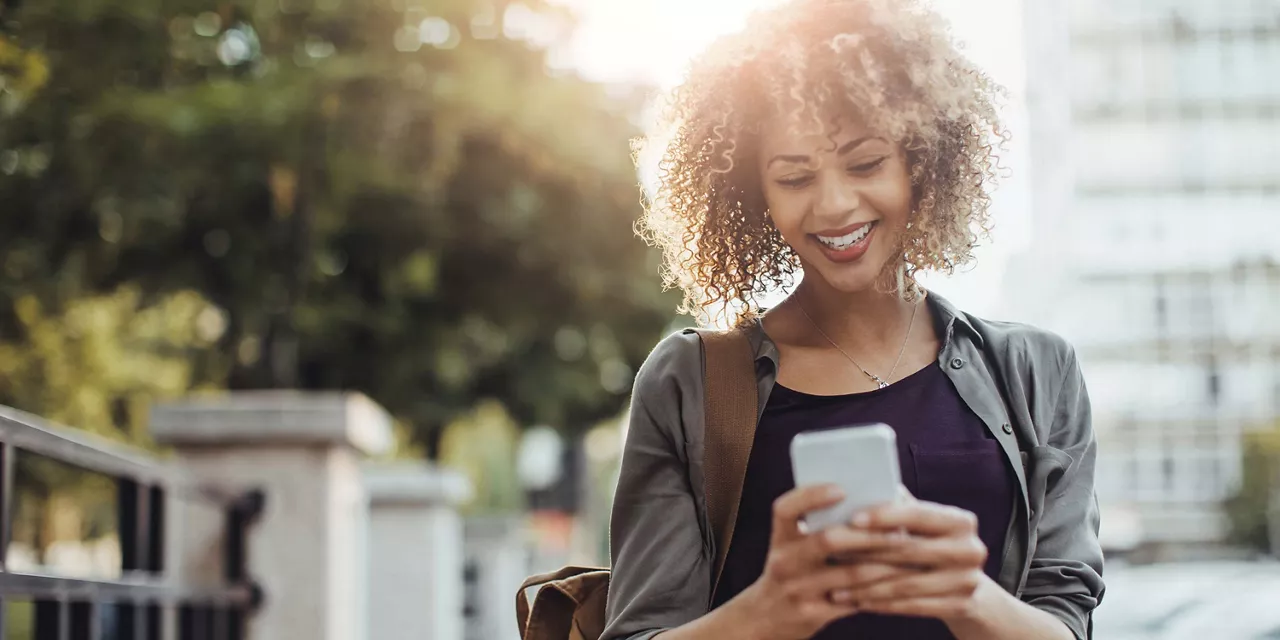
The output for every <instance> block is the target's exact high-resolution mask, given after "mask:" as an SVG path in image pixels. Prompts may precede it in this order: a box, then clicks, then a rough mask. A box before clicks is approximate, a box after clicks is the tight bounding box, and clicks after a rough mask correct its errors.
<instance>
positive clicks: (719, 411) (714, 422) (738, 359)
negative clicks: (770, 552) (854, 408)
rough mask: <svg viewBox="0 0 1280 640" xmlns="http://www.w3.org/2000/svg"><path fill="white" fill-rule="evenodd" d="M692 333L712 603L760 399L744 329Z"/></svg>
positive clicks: (726, 554)
mask: <svg viewBox="0 0 1280 640" xmlns="http://www.w3.org/2000/svg"><path fill="white" fill-rule="evenodd" d="M697 332H698V335H699V337H701V338H702V352H703V368H702V376H703V389H704V393H705V397H704V403H705V404H704V412H705V416H706V417H705V420H706V432H705V434H704V436H703V437H704V439H705V443H704V444H705V446H704V450H703V462H702V464H703V477H704V482H705V484H704V486H703V492H704V494H705V496H706V501H707V516H708V518H709V519H710V521H711V530H712V533H713V535H714V537H715V542H716V561H715V566H714V569H713V573H712V582H711V598H712V600H711V601H712V602H714V601H715V595H716V590H717V589H718V588H719V586H720V575H721V573H723V572H724V562H725V558H726V557H727V556H728V554H729V545H730V543H732V542H733V529H734V525H735V524H736V522H737V519H738V504H739V502H740V501H741V498H742V483H743V480H744V478H745V477H746V474H747V460H748V459H749V458H750V457H751V444H752V442H753V441H754V440H755V434H756V421H757V420H758V417H759V413H758V412H759V404H758V403H759V397H758V395H759V394H758V390H757V387H756V366H755V354H754V352H753V350H752V348H751V341H750V339H749V338H748V336H747V331H746V329H744V328H736V329H731V330H729V331H713V330H708V329H699V330H697Z"/></svg>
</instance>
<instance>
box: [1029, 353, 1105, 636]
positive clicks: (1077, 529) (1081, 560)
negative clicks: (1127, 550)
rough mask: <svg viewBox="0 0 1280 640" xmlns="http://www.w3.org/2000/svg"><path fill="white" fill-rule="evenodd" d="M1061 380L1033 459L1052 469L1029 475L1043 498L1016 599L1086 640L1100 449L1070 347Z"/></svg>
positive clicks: (1094, 602) (1094, 588) (1095, 597)
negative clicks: (1042, 441)
mask: <svg viewBox="0 0 1280 640" xmlns="http://www.w3.org/2000/svg"><path fill="white" fill-rule="evenodd" d="M1064 374H1065V375H1064V377H1063V382H1062V388H1061V390H1060V391H1059V393H1058V395H1057V398H1056V400H1055V401H1054V402H1055V405H1054V408H1053V411H1052V427H1051V430H1050V432H1049V438H1048V442H1047V445H1048V446H1047V447H1045V446H1042V447H1037V448H1036V449H1038V450H1040V451H1036V452H1034V454H1035V455H1037V457H1041V456H1047V457H1050V458H1056V459H1057V462H1056V463H1052V462H1051V463H1049V464H1039V465H1036V466H1037V467H1039V469H1037V470H1036V472H1035V474H1036V475H1044V476H1046V477H1044V478H1035V479H1033V480H1038V481H1039V482H1040V483H1042V486H1044V487H1045V497H1044V501H1043V505H1042V507H1041V509H1040V510H1041V513H1040V514H1038V516H1039V517H1038V520H1037V518H1036V517H1035V516H1036V514H1033V517H1032V521H1033V522H1034V523H1037V524H1036V533H1037V543H1036V547H1035V550H1034V552H1033V554H1032V556H1031V566H1030V569H1029V572H1028V574H1027V580H1026V583H1025V586H1024V588H1023V592H1022V599H1023V600H1024V601H1025V602H1027V603H1028V604H1030V605H1032V606H1034V607H1036V608H1038V609H1041V610H1044V611H1047V612H1048V613H1050V614H1053V615H1054V616H1056V617H1058V618H1059V619H1060V620H1062V621H1063V622H1064V623H1065V624H1066V625H1067V627H1068V628H1070V629H1071V631H1072V633H1074V634H1075V636H1076V638H1078V639H1080V640H1085V639H1086V638H1091V637H1092V626H1093V623H1092V615H1093V610H1094V608H1095V607H1097V606H1098V603H1100V602H1101V601H1102V596H1103V593H1104V590H1105V587H1104V584H1103V582H1102V547H1101V546H1100V545H1099V543H1098V524H1099V515H1098V501H1097V495H1096V494H1095V492H1094V484H1093V482H1094V464H1095V461H1096V459H1097V448H1098V447H1097V441H1096V440H1095V439H1094V434H1093V425H1092V419H1091V415H1090V407H1089V395H1088V392H1087V390H1086V389H1085V382H1084V376H1083V375H1082V374H1081V372H1080V365H1079V362H1078V361H1077V359H1076V356H1075V353H1074V351H1073V350H1071V349H1070V347H1067V352H1066V361H1065V366H1064ZM1063 454H1065V455H1063ZM1054 476H1057V477H1054Z"/></svg>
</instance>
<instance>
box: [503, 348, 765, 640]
mask: <svg viewBox="0 0 1280 640" xmlns="http://www.w3.org/2000/svg"><path fill="white" fill-rule="evenodd" d="M697 333H698V335H699V336H700V337H701V338H702V348H703V357H704V366H703V379H704V384H705V389H706V395H705V398H704V405H703V406H704V408H703V411H704V412H705V415H706V423H707V429H706V434H705V437H706V445H705V447H704V452H703V460H702V464H703V468H704V475H705V478H706V486H705V487H704V488H703V490H704V491H705V493H706V499H707V515H708V517H709V518H710V520H711V527H712V530H713V531H714V533H715V534H716V536H715V537H716V542H717V544H716V563H715V581H714V583H715V585H716V586H718V585H719V583H720V572H721V570H722V569H723V568H724V559H725V556H726V555H727V554H728V553H729V543H730V541H731V540H733V525H734V522H735V521H736V520H737V517H738V500H739V498H740V497H741V495H742V479H743V477H744V476H745V475H746V472H747V459H748V458H749V457H750V456H751V443H752V440H753V439H754V438H755V431H756V419H757V411H758V404H757V403H758V399H757V390H756V377H755V358H754V355H753V354H752V350H751V343H750V341H749V340H748V338H747V334H746V331H745V330H743V329H734V330H731V331H710V330H704V329H699V330H697ZM530 589H536V595H534V597H533V603H532V605H531V604H530V602H529V599H528V596H527V595H526V594H527V592H528V590H530ZM608 591H609V570H608V569H603V568H598V567H564V568H562V569H560V570H559V571H556V572H554V573H545V574H542V575H537V576H533V577H530V578H529V579H528V580H525V582H524V584H522V585H520V591H519V592H518V593H517V594H516V622H517V623H518V624H519V627H520V637H521V638H522V640H599V638H600V635H601V634H602V633H604V627H605V621H606V620H605V600H606V598H607V597H608ZM713 593H714V586H713Z"/></svg>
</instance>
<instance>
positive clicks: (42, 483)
mask: <svg viewBox="0 0 1280 640" xmlns="http://www.w3.org/2000/svg"><path fill="white" fill-rule="evenodd" d="M263 499H264V498H263V495H262V493H261V492H258V491H252V490H251V491H234V490H228V489H220V488H218V487H214V486H209V485H207V484H196V483H193V482H191V481H189V480H188V479H186V477H185V476H183V475H182V474H181V473H179V471H178V470H176V469H175V468H174V467H173V466H171V465H167V464H164V463H162V462H160V461H158V460H155V459H152V458H150V457H149V456H146V455H143V454H140V453H138V452H137V451H136V450H134V449H129V448H125V447H121V446H115V445H114V444H112V443H108V442H106V441H104V440H100V439H97V438H91V437H88V435H87V434H84V433H81V432H76V431H73V430H69V429H64V428H59V427H54V426H51V425H48V424H46V423H44V422H43V421H42V420H40V419H39V418H36V417H34V416H30V415H28V414H24V413H22V412H19V411H15V410H12V409H9V408H7V407H0V640H117V639H118V640H242V639H243V638H245V623H246V619H247V617H248V615H250V614H251V613H252V611H253V610H254V609H255V608H256V607H257V606H258V605H259V604H260V602H261V598H262V594H261V592H260V591H259V589H258V588H257V586H256V585H255V584H254V583H253V582H252V580H251V579H250V577H249V574H248V572H247V570H246V566H245V563H246V547H245V535H246V531H247V529H248V527H249V526H250V525H251V524H252V522H253V521H254V519H255V518H256V516H257V515H258V514H259V513H260V512H261V510H262V507H263ZM180 501H181V502H182V504H188V503H193V502H198V503H200V504H201V505H202V508H204V509H205V510H206V511H207V512H209V513H213V514H214V519H213V521H214V522H215V523H216V526H218V527H220V528H221V531H220V532H217V533H218V534H219V535H214V536H210V537H209V539H212V540H217V541H220V542H218V545H219V546H220V547H221V548H220V549H215V550H214V552H215V553H214V555H220V558H217V560H218V562H219V563H220V564H221V571H220V573H221V575H220V576H212V577H211V576H208V575H204V576H201V578H202V579H199V580H197V579H194V578H192V579H189V580H178V579H176V578H175V577H174V576H173V575H171V574H172V573H173V572H172V571H170V572H168V573H167V572H166V563H168V562H171V558H172V555H171V554H170V551H171V550H172V549H171V545H174V544H175V543H176V542H177V541H175V540H173V539H172V535H171V532H170V531H168V530H167V527H166V511H167V510H170V509H175V508H177V507H176V505H179V502H180ZM170 519H171V518H170Z"/></svg>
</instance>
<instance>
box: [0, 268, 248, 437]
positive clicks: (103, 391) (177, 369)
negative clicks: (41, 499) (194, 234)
mask: <svg viewBox="0 0 1280 640" xmlns="http://www.w3.org/2000/svg"><path fill="white" fill-rule="evenodd" d="M13 311H14V316H13V319H14V320H16V322H17V324H16V326H17V328H18V331H17V332H16V333H17V334H18V335H21V336H22V340H21V341H3V340H0V397H3V398H5V399H6V401H7V403H12V404H14V405H16V406H19V407H20V408H22V409H23V410H25V411H29V412H31V413H34V414H37V415H39V416H41V417H42V418H45V419H47V420H51V421H53V422H57V423H62V424H67V425H81V426H82V427H83V428H85V429H87V430H89V431H94V432H96V433H98V434H99V435H103V436H107V437H112V438H115V439H120V440H127V441H131V442H134V443H138V444H145V443H147V442H148V438H147V434H146V416H147V409H148V407H149V406H150V405H151V404H152V403H153V402H155V401H157V400H162V399H169V398H174V397H178V396H180V395H182V394H183V393H186V392H187V391H188V390H189V389H191V388H192V386H193V385H194V382H195V381H194V380H193V377H192V375H193V374H192V371H193V369H194V367H195V364H196V363H198V362H199V358H200V354H201V352H202V351H203V350H205V349H207V348H208V347H210V346H211V345H213V344H214V343H215V341H216V340H217V338H218V336H219V335H220V333H221V331H222V329H223V325H224V320H223V318H222V315H221V314H220V313H219V312H218V311H217V309H215V308H214V307H213V306H211V305H210V304H208V303H207V302H205V301H204V300H203V299H201V298H200V296H198V295H196V294H194V293H192V292H189V291H188V292H176V293H172V294H168V295H165V296H164V297H162V298H160V299H159V300H157V301H156V303H155V304H153V305H151V306H149V307H145V308H144V307H142V306H141V294H140V293H139V291H138V290H137V288H136V287H122V288H121V289H119V290H117V291H115V292H113V293H112V294H109V295H100V296H98V295H95V296H87V297H83V298H76V299H72V300H69V301H67V303H66V304H65V305H64V307H63V309H62V310H61V311H60V312H59V313H56V314H53V313H49V311H48V310H46V309H45V308H44V307H43V306H42V304H41V302H40V300H39V298H37V297H36V296H35V295H31V294H26V295H22V296H20V297H19V298H17V300H15V301H14V304H13Z"/></svg>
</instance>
